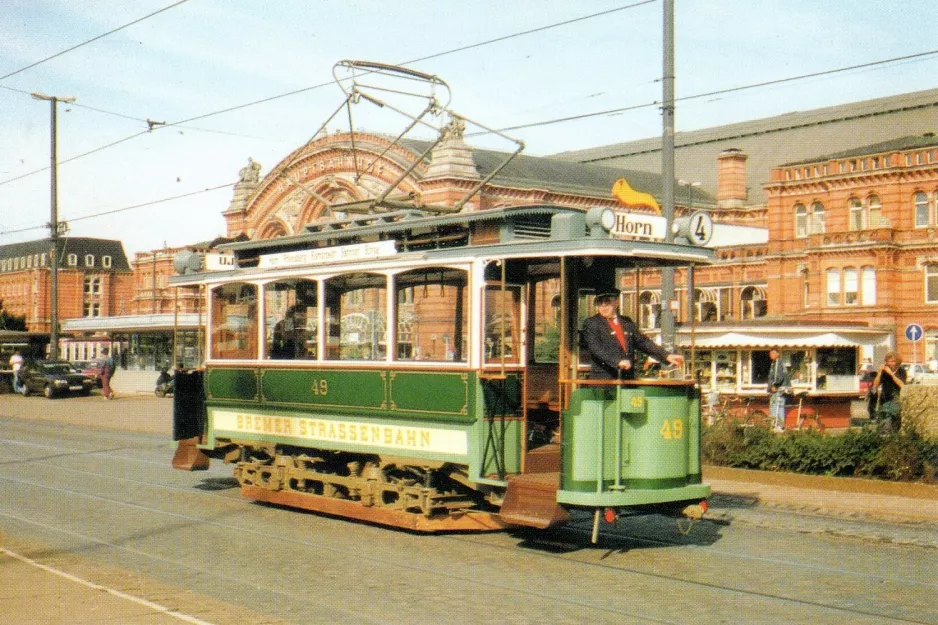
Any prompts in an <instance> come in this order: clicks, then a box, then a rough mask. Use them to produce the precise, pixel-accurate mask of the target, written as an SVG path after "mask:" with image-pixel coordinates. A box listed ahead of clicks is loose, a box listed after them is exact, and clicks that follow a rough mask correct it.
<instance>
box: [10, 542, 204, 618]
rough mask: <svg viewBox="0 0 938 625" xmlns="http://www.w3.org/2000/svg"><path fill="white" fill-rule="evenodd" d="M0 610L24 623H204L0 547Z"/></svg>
mask: <svg viewBox="0 0 938 625" xmlns="http://www.w3.org/2000/svg"><path fill="white" fill-rule="evenodd" d="M4 542H6V541H4ZM0 615H4V616H5V619H4V620H5V622H7V623H23V624H27V623H28V624H30V625H66V624H67V625H101V624H102V623H114V624H115V625H116V624H118V623H119V624H120V625H179V624H180V623H190V624H193V625H210V624H209V623H208V622H207V621H203V620H201V619H199V618H198V617H195V616H192V615H190V614H184V613H182V612H178V611H176V610H174V609H173V608H171V607H168V606H164V605H160V604H158V603H154V602H152V601H148V600H146V599H142V598H140V597H136V596H134V595H131V594H128V593H125V592H122V591H120V590H117V589H114V588H107V587H104V586H101V585H99V584H95V583H93V582H90V581H88V580H86V579H82V578H80V577H77V576H75V575H72V574H70V573H67V572H65V571H63V570H60V569H57V568H55V567H53V566H49V565H45V564H41V563H39V562H37V561H36V560H33V559H31V558H29V557H27V556H24V555H22V554H20V553H18V552H15V551H12V550H10V549H6V548H0Z"/></svg>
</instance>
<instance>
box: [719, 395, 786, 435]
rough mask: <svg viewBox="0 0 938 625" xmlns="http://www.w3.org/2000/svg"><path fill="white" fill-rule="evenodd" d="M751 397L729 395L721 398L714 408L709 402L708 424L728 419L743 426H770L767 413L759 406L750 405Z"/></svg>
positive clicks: (770, 421)
mask: <svg viewBox="0 0 938 625" xmlns="http://www.w3.org/2000/svg"><path fill="white" fill-rule="evenodd" d="M753 399H755V398H754V397H753V396H746V397H741V396H739V395H730V396H727V397H726V399H724V400H723V403H722V404H721V405H720V407H719V409H716V410H714V407H713V404H711V406H710V413H709V414H708V415H707V422H708V425H717V424H719V423H721V422H723V421H730V422H732V423H733V424H735V425H741V426H743V427H763V428H770V427H772V419H771V418H770V417H769V415H768V413H766V412H765V410H762V409H761V408H753V407H752V405H751V404H752V401H753Z"/></svg>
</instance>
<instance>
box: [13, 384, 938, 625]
mask: <svg viewBox="0 0 938 625" xmlns="http://www.w3.org/2000/svg"><path fill="white" fill-rule="evenodd" d="M170 405H171V401H170V400H157V399H154V398H150V397H134V398H119V399H118V400H115V401H113V402H105V401H103V400H101V399H100V398H96V397H92V398H86V399H84V398H83V399H68V400H56V401H51V402H50V401H47V400H45V399H41V398H28V399H22V398H17V397H0V489H2V493H3V496H2V497H0V532H2V545H3V547H4V549H6V550H8V551H9V552H10V553H15V554H17V555H23V556H25V557H27V558H29V559H30V561H32V562H36V563H39V564H42V565H45V566H47V567H49V568H50V569H54V570H56V571H63V572H66V573H68V574H70V575H73V576H74V577H76V578H78V579H81V580H86V581H89V582H91V583H93V584H96V585H97V586H98V589H95V590H93V591H92V590H88V591H87V592H86V593H85V594H84V595H82V594H81V593H79V594H78V595H77V596H78V597H79V599H77V601H79V602H83V603H84V604H85V606H86V607H87V604H88V603H89V602H90V603H92V604H94V602H96V601H99V600H100V598H101V591H100V588H105V589H108V590H110V591H113V592H112V593H110V594H109V595H108V596H109V597H114V596H120V597H121V598H122V599H123V600H124V601H125V603H126V602H127V601H130V598H132V599H134V600H136V601H137V603H135V604H134V605H135V606H148V607H147V609H149V610H150V612H146V610H144V607H140V609H139V610H138V611H139V612H142V613H143V618H146V619H147V620H138V621H132V620H128V619H126V618H124V617H123V616H122V615H121V613H118V612H113V611H109V610H111V608H108V607H105V606H104V604H103V603H102V604H101V606H102V607H101V609H100V610H98V612H97V617H98V618H96V619H95V620H82V621H78V620H75V619H72V620H62V619H68V617H69V616H70V615H71V616H76V618H77V614H78V610H79V607H81V606H78V607H76V608H75V610H74V611H72V612H71V613H70V612H68V611H64V612H63V611H62V609H61V603H60V602H58V601H54V600H51V597H50V594H49V593H48V592H46V591H45V590H44V589H45V587H44V586H42V585H38V586H37V585H36V584H34V583H30V585H29V586H28V587H26V588H22V587H21V586H22V585H23V584H25V583H26V582H25V581H24V578H23V577H21V576H17V577H15V578H14V579H9V580H8V579H5V578H0V582H3V583H0V587H2V588H3V589H4V590H3V591H0V616H4V617H5V620H7V622H35V623H59V622H61V623H75V622H88V623H92V622H94V623H107V622H115V623H117V622H120V623H129V622H139V623H144V622H146V623H164V622H190V623H194V622H198V623H229V622H252V623H344V622H355V623H363V624H367V623H428V622H439V623H543V622H551V623H584V622H589V623H617V624H621V623H697V622H699V621H700V620H702V619H705V620H706V621H708V622H717V623H812V624H817V623H837V624H840V623H845V622H849V623H852V624H864V623H936V624H938V606H936V605H935V602H934V600H933V599H934V596H935V594H936V590H938V582H936V580H938V549H936V547H934V546H932V545H930V544H928V543H927V541H926V542H922V543H920V542H917V541H916V540H901V539H897V537H901V536H902V533H901V532H899V533H893V531H894V530H895V531H897V532H898V530H901V531H902V532H911V533H910V534H908V536H913V535H915V534H916V533H919V534H920V535H926V534H927V533H928V532H929V531H932V532H933V531H934V528H932V526H930V525H928V524H903V525H897V524H889V523H882V522H878V521H875V522H874V521H870V520H866V519H852V518H837V519H832V518H830V517H825V516H822V515H817V514H807V513H805V512H804V511H799V510H795V509H791V508H785V507H779V506H761V505H755V504H754V503H753V502H751V501H749V500H747V499H745V498H740V497H735V496H730V495H721V496H718V497H715V498H714V503H715V506H714V509H713V510H712V512H713V515H712V517H711V520H709V521H703V522H701V523H698V524H697V525H696V526H695V527H693V528H692V530H691V531H690V532H689V533H688V534H686V535H685V534H682V533H681V532H680V531H679V528H678V527H677V525H676V524H675V522H674V520H672V519H666V518H663V517H658V516H648V517H634V518H629V519H624V520H623V521H622V522H620V524H619V526H618V527H611V526H608V527H606V528H605V529H604V531H603V533H602V536H601V542H600V544H599V545H597V546H592V545H590V544H589V542H588V541H589V538H588V537H589V521H588V519H585V518H584V519H580V520H578V521H577V522H576V523H574V524H573V525H572V526H571V527H568V528H566V529H563V530H561V531H555V532H548V533H543V532H495V533H489V534H448V535H439V536H425V535H417V534H410V533H406V532H401V531H394V530H388V529H385V528H381V527H376V526H371V525H367V524H362V523H352V522H348V521H345V520H342V519H336V518H331V517H326V516H321V515H316V514H311V513H304V512H297V511H294V510H288V509H283V508H279V507H274V506H267V505H258V504H254V503H251V502H248V501H245V500H244V499H242V498H241V497H240V495H239V491H238V489H237V488H236V484H235V483H234V481H233V480H232V478H231V472H230V467H227V466H224V465H222V464H219V463H215V464H213V466H212V468H211V469H209V470H208V471H206V472H199V473H187V472H181V471H173V470H172V469H170V468H169V460H170V457H171V455H172V451H173V445H172V443H171V441H170V440H169V438H170V437H169V431H170V429H171V427H170V424H169V418H168V414H169V406H170ZM890 528H894V529H890ZM2 556H3V554H2V553H0V567H2V568H0V570H2V569H5V568H8V566H11V565H12V564H9V565H8V563H10V562H12V559H11V560H5V559H4V558H3V557H2ZM11 558H12V556H11ZM24 566H25V565H24ZM17 570H18V569H17ZM17 584H20V586H18V585H17ZM86 588H88V587H86ZM114 592H116V593H119V595H114V594H113V593H114ZM3 593H7V600H4V595H3ZM69 596H71V595H69ZM59 597H60V596H58V595H56V599H58V598H59ZM17 598H19V599H20V603H19V605H17V603H16V600H17ZM153 606H157V607H153ZM116 609H117V608H113V610H116ZM24 614H30V615H35V616H34V617H30V618H33V619H34V620H27V621H24V620H21V617H22V616H23V615H24ZM82 618H84V617H82ZM88 618H94V616H92V617H88ZM18 619H20V620H18ZM56 619H59V620H56Z"/></svg>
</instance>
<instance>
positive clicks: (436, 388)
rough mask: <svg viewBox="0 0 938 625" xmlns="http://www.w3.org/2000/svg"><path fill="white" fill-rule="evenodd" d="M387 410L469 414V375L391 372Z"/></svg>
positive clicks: (431, 372)
mask: <svg viewBox="0 0 938 625" xmlns="http://www.w3.org/2000/svg"><path fill="white" fill-rule="evenodd" d="M390 383H391V393H390V395H391V409H392V410H406V411H409V412H421V413H444V414H450V415H460V416H466V415H468V414H469V374H468V373H465V372H462V373H458V372H433V371H392V372H391V373H390Z"/></svg>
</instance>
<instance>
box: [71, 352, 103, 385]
mask: <svg viewBox="0 0 938 625" xmlns="http://www.w3.org/2000/svg"><path fill="white" fill-rule="evenodd" d="M72 365H73V366H75V367H77V368H78V370H79V371H81V372H82V373H83V374H85V375H86V376H88V377H89V378H91V379H92V380H94V385H95V386H96V387H98V388H101V367H103V366H104V361H103V360H100V359H99V360H82V361H78V362H73V363H72Z"/></svg>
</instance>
